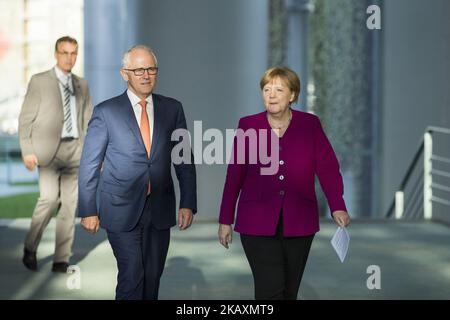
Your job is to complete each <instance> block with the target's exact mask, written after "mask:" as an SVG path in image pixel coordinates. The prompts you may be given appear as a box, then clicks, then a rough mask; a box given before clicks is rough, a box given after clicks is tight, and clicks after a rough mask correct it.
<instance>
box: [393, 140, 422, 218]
mask: <svg viewBox="0 0 450 320" xmlns="http://www.w3.org/2000/svg"><path fill="white" fill-rule="evenodd" d="M423 148H424V141H423V138H422V140H421V141H420V144H419V148H418V149H417V151H416V153H415V154H414V158H413V160H412V161H411V163H410V164H409V167H408V170H407V171H406V173H405V175H404V176H403V180H402V182H401V183H400V186H399V188H398V189H397V190H404V189H405V187H406V184H407V183H408V181H409V178H410V176H411V174H412V172H413V170H414V168H415V166H416V164H417V162H418V161H419V159H420V156H421V155H422V152H423ZM394 207H395V197H394V198H393V199H392V201H391V205H390V206H389V209H388V211H387V214H386V217H387V218H390V217H391V216H392V213H393V212H394Z"/></svg>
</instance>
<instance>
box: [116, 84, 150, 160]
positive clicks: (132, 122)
mask: <svg viewBox="0 0 450 320" xmlns="http://www.w3.org/2000/svg"><path fill="white" fill-rule="evenodd" d="M120 99H121V100H122V101H121V102H120V110H121V112H122V113H123V118H124V120H125V122H126V123H127V125H128V127H130V129H131V131H132V132H133V134H134V135H135V137H136V139H137V143H138V144H139V145H140V146H141V147H142V149H143V150H144V151H145V152H146V149H145V145H144V140H142V136H141V130H140V129H139V125H138V123H137V121H136V116H135V115H134V111H133V107H132V105H131V102H130V99H128V95H127V92H126V91H125V93H124V94H122V96H121V97H120ZM146 153H147V152H146Z"/></svg>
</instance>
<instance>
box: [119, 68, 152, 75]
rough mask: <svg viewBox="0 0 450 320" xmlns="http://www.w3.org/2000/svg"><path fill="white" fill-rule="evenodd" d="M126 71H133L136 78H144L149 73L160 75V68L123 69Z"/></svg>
mask: <svg viewBox="0 0 450 320" xmlns="http://www.w3.org/2000/svg"><path fill="white" fill-rule="evenodd" d="M123 70H126V71H133V73H134V75H135V76H143V75H144V73H145V72H146V71H147V72H148V74H149V75H154V74H157V73H158V67H148V68H145V69H144V68H137V69H123Z"/></svg>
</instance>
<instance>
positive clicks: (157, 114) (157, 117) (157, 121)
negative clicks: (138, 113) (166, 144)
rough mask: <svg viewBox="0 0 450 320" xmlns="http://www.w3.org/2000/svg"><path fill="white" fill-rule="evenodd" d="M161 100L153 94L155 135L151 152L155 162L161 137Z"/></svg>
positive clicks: (151, 157)
mask: <svg viewBox="0 0 450 320" xmlns="http://www.w3.org/2000/svg"><path fill="white" fill-rule="evenodd" d="M161 111H162V109H161V100H160V99H159V96H158V95H157V94H153V135H152V150H151V152H150V161H152V160H153V158H154V157H155V153H156V148H157V146H158V141H159V135H160V132H161V124H162V123H163V122H162V114H161Z"/></svg>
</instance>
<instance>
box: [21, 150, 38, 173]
mask: <svg viewBox="0 0 450 320" xmlns="http://www.w3.org/2000/svg"><path fill="white" fill-rule="evenodd" d="M23 163H24V164H25V167H26V168H27V169H28V170H30V171H33V170H34V168H36V166H37V164H38V159H37V157H36V155H35V154H28V155H26V156H24V157H23Z"/></svg>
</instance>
